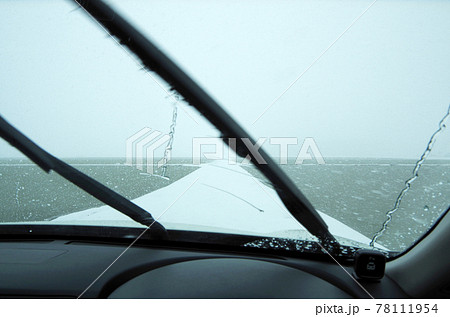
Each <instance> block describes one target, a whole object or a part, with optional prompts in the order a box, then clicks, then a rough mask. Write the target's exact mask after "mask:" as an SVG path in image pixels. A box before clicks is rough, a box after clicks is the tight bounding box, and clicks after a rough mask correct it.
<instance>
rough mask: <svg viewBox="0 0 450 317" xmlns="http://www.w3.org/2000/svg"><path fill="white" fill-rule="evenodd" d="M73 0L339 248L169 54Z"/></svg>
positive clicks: (92, 5)
mask: <svg viewBox="0 0 450 317" xmlns="http://www.w3.org/2000/svg"><path fill="white" fill-rule="evenodd" d="M73 1H75V2H76V3H77V4H78V5H80V6H81V7H82V8H84V10H85V11H86V12H87V13H88V14H89V15H90V16H91V17H92V18H93V19H95V20H96V21H97V22H98V23H100V24H101V25H102V26H103V27H104V28H105V29H106V30H108V31H109V33H110V35H111V36H115V37H116V38H117V40H118V42H119V43H121V44H122V45H125V46H126V47H128V49H129V50H130V51H131V52H133V53H134V54H135V55H136V56H137V57H138V58H139V59H140V60H141V62H142V64H143V65H145V67H147V68H148V69H150V70H152V71H154V72H155V73H157V74H158V75H159V76H160V77H161V78H162V79H164V80H165V81H166V82H167V83H168V84H169V85H170V86H171V88H172V90H175V91H177V92H178V93H179V94H180V95H181V96H182V97H183V98H184V99H185V101H186V102H188V103H189V104H190V105H191V106H193V107H195V108H196V109H197V110H198V111H199V112H200V113H201V114H203V115H204V116H205V117H206V119H208V120H209V121H210V122H211V123H212V124H213V125H215V126H216V128H217V129H219V131H220V132H221V133H222V135H223V137H224V138H225V137H226V138H234V139H236V140H237V143H238V144H237V147H236V149H234V150H235V151H236V153H237V154H238V155H240V156H244V157H245V156H247V155H249V156H250V157H251V161H252V163H253V164H255V166H256V167H257V168H258V169H259V170H260V171H261V172H262V173H263V174H264V175H265V176H266V177H267V178H268V179H269V180H270V181H271V182H272V183H273V185H274V187H275V189H276V191H277V193H278V195H279V197H280V198H281V200H282V201H283V203H284V204H285V206H286V207H287V209H288V210H289V212H290V213H291V214H292V215H293V216H294V218H295V219H296V220H297V221H299V222H300V223H301V224H302V225H303V226H304V227H305V228H306V229H307V230H308V231H309V232H310V233H311V234H313V235H314V236H316V237H317V238H319V240H320V241H321V243H322V245H323V246H324V247H326V248H327V249H328V250H330V251H333V252H334V251H335V250H336V249H337V247H339V244H338V243H337V241H336V239H335V238H334V237H333V235H332V234H331V233H330V232H329V231H328V227H327V225H326V224H325V222H324V221H323V219H322V218H321V217H320V215H319V214H318V213H317V211H316V210H315V209H314V207H313V206H312V205H311V203H310V202H309V201H308V200H307V199H306V197H305V196H304V195H303V194H302V193H301V192H300V190H299V189H298V188H297V186H295V184H294V183H293V182H292V181H291V179H290V178H289V177H287V175H286V174H285V173H284V172H283V171H282V170H281V168H280V167H279V166H278V165H277V164H275V162H274V161H273V160H272V159H271V157H270V156H269V155H267V154H266V153H265V151H263V150H262V149H260V150H259V152H258V156H260V157H258V160H257V158H256V157H255V155H254V154H253V153H252V152H251V151H250V150H249V149H248V148H247V147H246V146H245V145H244V144H243V143H242V142H240V141H239V140H243V139H248V140H249V141H250V142H252V144H255V142H254V140H253V139H252V138H251V137H250V135H249V134H248V133H247V132H246V131H244V129H243V128H242V127H241V126H239V125H238V124H237V122H236V121H235V120H234V119H233V118H232V117H231V116H230V115H229V114H228V113H227V112H226V111H225V110H223V109H222V107H220V106H219V104H218V103H217V102H216V101H215V100H213V99H212V98H211V97H210V96H209V95H208V94H207V93H206V92H205V91H204V90H203V89H202V88H201V87H200V86H199V85H198V84H197V83H196V82H194V81H193V80H192V79H191V78H190V77H189V76H188V75H187V74H186V73H185V72H183V71H182V70H181V69H180V68H179V67H178V66H177V65H176V64H175V63H174V62H173V61H172V60H171V59H170V58H169V57H167V56H166V55H165V54H164V53H163V52H161V51H160V50H159V49H158V47H157V46H156V45H154V44H153V43H152V42H151V41H150V40H149V39H148V38H146V37H145V36H144V35H143V34H142V33H140V32H139V31H138V30H137V29H136V28H135V27H133V26H132V25H131V24H130V23H129V22H128V21H126V20H125V19H124V18H123V17H121V16H120V14H119V13H117V12H116V11H114V10H113V9H112V8H110V7H109V6H108V5H106V4H105V3H103V2H102V1H100V0H83V1H77V0H73ZM260 158H262V161H261V160H260Z"/></svg>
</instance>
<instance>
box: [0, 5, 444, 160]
mask: <svg viewBox="0 0 450 317" xmlns="http://www.w3.org/2000/svg"><path fill="white" fill-rule="evenodd" d="M109 3H111V4H113V5H114V6H115V7H116V8H118V9H120V11H122V12H123V13H124V14H125V15H126V16H127V17H130V18H132V20H133V23H134V24H135V25H137V26H138V27H139V29H140V30H142V31H143V32H144V33H145V34H146V35H148V36H149V37H150V38H151V39H153V40H154V41H155V42H156V43H157V44H159V45H160V47H161V48H162V49H163V50H164V51H165V52H167V53H168V54H169V55H170V56H171V57H172V58H174V59H175V60H176V62H177V63H179V64H180V65H181V66H182V68H183V69H185V70H186V71H187V72H188V73H189V74H190V75H191V76H192V77H193V78H194V79H195V80H197V81H198V82H199V83H200V85H201V86H202V87H204V88H205V89H206V90H207V91H208V92H209V93H210V94H211V95H212V96H213V97H214V98H215V99H216V100H217V101H219V103H220V104H221V105H223V106H224V107H225V108H226V109H227V110H229V111H230V112H231V114H232V115H233V117H234V118H236V119H237V120H238V121H239V123H241V124H242V125H243V126H244V127H245V128H246V129H247V130H248V131H250V132H251V134H252V135H253V136H254V137H255V138H258V137H282V136H286V137H298V138H299V140H300V141H299V142H300V143H301V142H302V140H303V138H305V137H313V138H314V139H315V141H316V143H317V145H318V147H319V149H320V150H321V152H322V154H323V155H324V156H339V157H343V156H346V157H349V156H355V157H409V158H417V157H419V156H420V154H421V153H422V152H423V151H424V149H425V147H426V143H427V141H428V139H429V137H430V136H431V134H432V133H433V132H434V131H435V130H436V128H437V124H438V122H439V120H440V119H441V118H442V117H443V115H444V114H445V113H446V111H447V108H448V106H449V103H450V58H449V56H450V2H448V1H382V0H379V1H377V2H376V3H375V4H374V5H373V6H372V7H371V8H370V9H369V10H368V11H367V12H366V13H365V14H364V15H363V16H362V17H361V18H360V19H359V20H358V21H357V22H356V23H355V24H354V25H353V27H352V28H350V29H349V30H348V32H346V33H345V34H344V35H343V36H342V38H340V40H339V41H337V42H336V44H335V45H333V46H332V47H331V48H330V49H329V50H328V51H327V52H326V53H325V54H324V55H323V57H322V58H321V59H320V60H318V61H317V63H315V64H314V65H313V66H312V67H311V69H309V71H308V72H306V73H305V75H304V76H303V77H302V78H301V79H300V80H299V81H298V82H297V83H296V84H295V85H294V86H293V87H292V88H291V89H290V90H288V91H287V92H286V94H284V95H283V97H282V98H280V99H279V100H278V101H277V102H276V103H275V104H274V105H273V106H272V107H271V108H269V109H268V110H267V112H266V113H265V114H264V115H263V116H262V117H261V118H260V119H259V120H258V121H257V122H256V123H255V124H252V123H253V122H254V121H255V119H256V118H257V117H258V116H259V115H260V114H261V113H262V112H263V110H264V109H265V108H266V107H267V106H268V105H270V104H271V103H272V101H273V100H274V99H275V98H276V97H278V96H279V95H280V94H281V93H282V92H283V91H284V90H285V89H286V88H287V87H288V86H289V85H290V84H291V83H292V82H293V81H294V80H295V79H296V78H297V77H298V76H299V75H300V74H301V73H302V72H303V71H304V70H305V69H306V68H307V67H308V66H309V65H310V64H311V63H312V62H313V61H314V60H315V59H316V58H317V57H318V56H319V55H320V54H321V53H322V52H323V51H324V50H325V49H326V48H327V47H328V46H329V45H330V44H331V43H332V42H333V41H335V40H336V38H337V37H338V36H339V35H340V34H341V33H342V32H343V31H344V30H345V29H346V28H347V27H348V26H349V25H350V24H351V23H352V21H353V20H354V19H356V18H357V17H358V16H360V15H361V13H362V12H363V11H364V10H365V9H366V8H367V7H368V6H369V5H370V4H371V3H372V1H217V0H214V1H206V0H203V1H166V0H164V1H162V0H161V1H120V2H119V1H109ZM74 8H75V5H74V4H73V3H71V2H70V1H60V2H58V3H57V2H56V1H41V2H39V3H37V1H20V2H16V1H1V2H0V87H1V92H0V113H1V114H2V115H3V116H4V117H5V118H6V119H7V120H9V121H10V122H11V123H13V124H14V125H16V126H17V127H18V128H19V129H21V130H23V131H24V132H25V133H26V134H27V135H29V136H30V137H31V138H32V139H33V140H35V141H37V142H38V144H40V145H42V146H43V147H44V148H47V149H48V150H49V151H50V152H52V153H54V154H55V155H58V156H63V157H78V156H87V157H90V156H103V157H107V156H111V157H117V156H124V155H125V140H126V138H127V137H129V136H131V135H132V134H133V133H135V132H136V131H138V130H140V129H141V128H143V127H146V126H148V127H151V128H153V129H157V130H160V131H163V132H168V129H169V125H170V122H171V117H172V109H171V107H170V100H168V98H166V94H165V92H164V91H163V90H162V89H161V88H160V87H159V86H158V85H157V84H156V83H155V82H154V81H153V79H152V78H151V77H150V76H149V75H148V74H146V73H145V72H144V71H140V70H139V68H138V66H137V65H136V63H135V62H134V61H133V60H132V59H131V58H130V57H129V56H128V55H127V53H126V52H124V51H123V50H122V49H120V47H119V46H118V45H117V44H115V43H114V41H113V40H111V39H110V38H107V36H106V35H105V33H104V32H103V31H101V29H100V28H99V27H98V26H97V25H96V24H95V23H94V22H92V21H90V20H89V19H88V17H87V16H86V14H84V13H83V12H82V10H75V11H72V10H73V9H74ZM158 80H159V79H158ZM159 82H161V80H159ZM191 117H193V118H194V119H195V120H196V121H197V122H198V123H199V124H197V123H196V122H195V121H194V120H192V118H191ZM216 135H217V133H216V131H215V130H214V129H213V128H211V126H210V125H209V124H207V123H206V122H205V120H203V119H202V118H201V117H200V116H199V115H198V114H197V113H196V112H195V111H194V110H193V109H190V108H189V107H188V106H184V107H183V109H180V110H179V116H178V125H177V130H176V139H175V143H174V153H173V154H174V156H190V155H191V139H192V137H199V136H216ZM266 148H267V150H268V151H269V152H270V153H271V154H273V155H276V154H277V151H276V150H277V147H275V146H273V145H272V146H271V145H266ZM299 148H300V145H298V146H297V147H295V146H293V147H292V148H291V150H290V155H292V156H295V155H297V153H298V151H299ZM9 156H17V152H16V151H14V150H13V149H12V148H11V147H10V146H9V145H7V144H6V143H5V142H3V141H1V142H0V157H9ZM433 156H434V157H447V158H450V131H444V133H443V134H441V137H440V139H438V141H437V144H436V148H435V150H434V153H433V155H432V157H433Z"/></svg>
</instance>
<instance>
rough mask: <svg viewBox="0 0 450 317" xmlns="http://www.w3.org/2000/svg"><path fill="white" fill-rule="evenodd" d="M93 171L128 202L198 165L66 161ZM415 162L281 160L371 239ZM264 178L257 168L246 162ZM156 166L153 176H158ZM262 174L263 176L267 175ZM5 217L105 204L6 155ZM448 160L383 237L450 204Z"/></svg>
mask: <svg viewBox="0 0 450 317" xmlns="http://www.w3.org/2000/svg"><path fill="white" fill-rule="evenodd" d="M65 161H66V162H68V163H70V164H72V165H74V166H75V167H76V168H78V169H80V170H81V171H83V172H84V173H86V174H88V175H89V176H91V177H93V178H95V179H96V180H98V181H100V182H101V183H103V184H105V185H106V186H108V187H110V188H112V189H113V190H115V191H117V192H118V193H120V194H122V195H124V196H125V197H127V198H129V199H134V198H137V197H140V196H142V195H145V194H147V193H149V192H152V191H154V190H156V189H159V188H162V187H165V186H167V185H169V184H170V183H172V182H174V181H176V180H178V179H180V178H182V177H184V176H186V175H188V174H189V173H191V172H193V171H194V170H196V169H197V168H198V167H196V166H192V165H190V164H189V163H191V161H190V159H173V160H172V161H171V162H170V165H169V166H168V170H167V175H168V176H169V177H170V180H167V179H164V178H161V177H157V176H154V175H149V174H147V173H143V172H142V171H140V170H138V169H136V168H135V167H132V166H127V165H125V164H124V160H123V159H98V158H96V159H67V160H65ZM414 163H415V161H412V160H387V159H386V160H373V159H328V160H326V164H325V165H318V164H303V165H294V164H289V165H281V167H282V169H284V170H285V172H286V173H287V174H288V175H289V176H290V177H291V178H292V180H293V181H294V182H295V183H296V184H297V186H298V187H299V188H300V189H301V191H302V192H303V193H304V194H305V195H306V197H307V198H308V199H309V200H310V201H311V202H312V204H313V205H314V207H315V208H316V209H318V210H320V211H322V212H324V213H326V214H328V215H330V216H332V217H334V218H336V219H337V220H339V221H342V222H343V223H345V224H347V225H348V226H350V227H352V228H354V229H356V230H357V231H359V232H361V233H362V234H364V235H366V236H367V237H370V238H371V237H372V236H373V235H374V233H375V232H377V231H378V230H379V229H380V228H381V225H382V223H383V221H384V220H385V219H386V216H385V214H386V212H387V211H389V210H390V209H392V208H393V207H394V203H395V200H396V198H397V196H398V194H399V193H400V191H401V190H402V188H403V187H404V183H405V181H406V180H407V179H408V178H410V177H411V175H412V170H413V168H414ZM244 168H245V169H246V170H247V171H249V172H250V173H251V174H253V175H255V176H257V177H261V175H260V174H259V172H258V171H257V170H255V169H254V168H253V167H251V166H246V167H244ZM160 173H161V170H156V171H155V174H160ZM261 178H262V177H261ZM0 188H1V189H0V197H1V207H0V222H18V221H21V222H22V221H41V220H49V219H53V218H55V217H58V216H61V215H66V214H70V213H72V212H76V211H81V210H84V209H88V208H92V207H97V206H101V205H102V203H101V202H99V201H97V200H96V199H95V198H93V197H91V196H90V195H88V194H87V193H85V192H84V191H82V190H80V189H78V188H77V187H76V186H74V185H72V184H71V183H69V182H68V181H66V180H64V179H63V178H62V177H60V176H59V175H57V174H56V173H53V172H52V173H50V174H46V173H45V172H43V171H42V170H41V169H39V168H38V167H37V166H35V165H34V164H33V163H31V162H30V161H28V160H26V159H3V160H0ZM449 198H450V160H429V161H427V162H425V164H424V165H422V167H421V170H420V172H419V177H418V178H417V179H416V180H415V181H414V183H413V185H412V186H411V188H410V190H409V192H408V193H407V194H406V195H405V197H404V199H403V201H402V203H401V205H400V208H399V210H398V211H397V212H396V213H395V214H394V216H393V219H392V221H391V222H390V224H389V227H388V230H387V231H386V232H385V233H384V234H383V236H382V237H381V238H379V240H378V242H380V243H382V244H383V245H385V246H386V247H388V248H390V249H392V250H402V249H404V248H405V247H407V246H409V245H410V244H411V243H413V242H414V240H416V239H417V238H418V237H420V236H421V235H422V234H423V233H424V232H426V231H427V230H428V228H429V227H430V226H431V225H432V224H433V222H434V221H435V220H436V219H437V217H438V216H439V215H440V214H441V213H442V212H443V211H444V210H446V209H447V208H448V207H449V203H450V199H449Z"/></svg>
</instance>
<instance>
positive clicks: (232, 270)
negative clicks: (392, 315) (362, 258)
mask: <svg viewBox="0 0 450 317" xmlns="http://www.w3.org/2000/svg"><path fill="white" fill-rule="evenodd" d="M127 246H128V245H127V244H126V243H119V242H117V243H111V242H108V243H106V242H104V241H84V240H68V239H67V240H66V239H61V240H59V239H55V240H52V239H48V240H47V239H43V240H36V239H33V240H11V241H3V242H0V298H78V297H80V295H82V296H81V298H369V296H368V294H367V293H365V291H364V290H363V289H362V288H361V287H360V286H359V285H358V284H357V283H356V282H355V280H354V279H353V278H352V277H351V276H350V275H352V274H353V268H352V266H351V264H344V265H343V267H340V266H339V265H337V264H336V263H334V262H332V261H331V259H330V261H319V260H314V259H308V258H293V257H286V256H278V255H273V254H261V253H258V254H254V253H252V252H251V250H250V251H249V252H241V251H230V250H217V249H213V248H194V247H186V246H184V247H173V246H171V247H168V246H155V245H152V246H148V245H134V246H132V247H130V248H129V249H127ZM125 250H126V252H125V253H124V251H125ZM121 254H122V255H121ZM119 256H120V257H119ZM118 257H119V258H118ZM117 258H118V259H117ZM116 259H117V260H116ZM111 263H113V264H112V265H111ZM343 269H345V270H346V272H344V270H343ZM93 282H94V283H93ZM359 283H361V285H363V286H364V288H365V289H367V290H368V291H369V292H370V293H371V294H372V295H373V296H374V297H376V298H407V297H408V296H407V295H406V294H405V293H404V292H403V291H402V290H401V288H400V287H399V286H398V285H397V284H396V283H395V282H394V281H393V280H391V279H390V278H389V276H385V277H384V278H383V279H382V280H380V281H378V282H364V281H359Z"/></svg>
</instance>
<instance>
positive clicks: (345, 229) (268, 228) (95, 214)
mask: <svg viewBox="0 0 450 317" xmlns="http://www.w3.org/2000/svg"><path fill="white" fill-rule="evenodd" d="M133 202H134V203H136V204H137V205H139V206H140V207H142V208H143V209H145V210H147V211H148V212H150V213H151V214H152V216H153V217H154V218H155V219H157V220H158V221H159V222H160V223H161V224H163V225H164V226H165V227H166V228H167V229H179V230H193V231H208V232H222V233H235V234H249V235H259V236H268V237H277V238H291V239H302V240H311V235H310V234H309V233H308V232H307V231H306V230H305V228H304V227H303V226H302V225H301V224H299V223H298V222H297V221H296V220H295V219H294V218H293V217H292V215H291V214H290V213H289V212H288V211H287V210H286V208H285V207H284V204H283V203H282V201H281V200H280V198H279V197H278V195H277V194H276V192H275V190H273V189H272V188H271V187H269V186H267V185H266V184H264V183H263V182H261V181H260V180H258V179H257V178H255V177H253V176H252V175H251V174H249V173H248V172H247V171H246V170H244V169H243V168H242V167H241V166H239V165H237V164H235V165H231V164H229V163H228V162H227V161H214V162H212V163H208V164H204V165H201V166H200V168H199V169H197V170H196V171H194V172H192V173H190V174H189V175H187V176H185V177H184V178H182V179H180V180H178V181H176V182H174V183H172V184H170V185H168V186H166V187H164V188H161V189H159V190H156V191H154V192H151V193H149V194H146V195H144V196H141V197H139V198H136V199H134V200H133ZM319 214H320V216H321V217H322V218H323V219H324V220H325V222H326V223H327V225H328V227H329V230H330V232H331V233H332V234H333V235H334V236H337V237H338V240H339V237H343V238H345V239H350V240H353V241H356V242H359V243H362V244H365V245H368V244H369V243H370V239H369V238H367V237H366V236H364V235H362V234H361V233H359V232H358V231H356V230H354V229H352V228H350V227H349V226H347V225H345V224H343V223H342V222H340V221H338V220H336V219H334V218H332V217H330V216H328V215H326V214H324V213H323V212H320V211H319ZM51 222H52V223H60V224H77V225H115V226H133V227H136V226H137V225H136V222H134V221H133V220H131V219H130V218H129V217H127V216H125V215H123V214H122V213H120V212H118V211H117V210H115V209H113V208H111V207H109V206H102V207H97V208H91V209H87V210H83V211H79V212H75V213H72V214H69V215H65V216H61V217H58V218H56V219H53V220H52V221H51ZM378 247H380V248H383V247H382V246H380V245H378ZM383 249H384V248H383Z"/></svg>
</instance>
